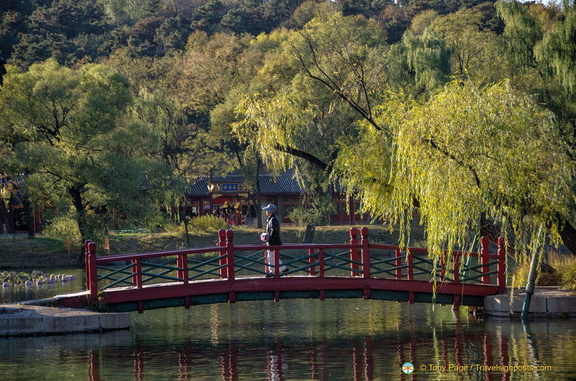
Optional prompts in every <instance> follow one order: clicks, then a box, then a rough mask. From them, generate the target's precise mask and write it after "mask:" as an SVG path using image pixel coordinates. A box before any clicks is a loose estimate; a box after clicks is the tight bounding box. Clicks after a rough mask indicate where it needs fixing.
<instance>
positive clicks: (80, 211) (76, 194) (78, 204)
mask: <svg viewBox="0 0 576 381" xmlns="http://www.w3.org/2000/svg"><path fill="white" fill-rule="evenodd" d="M81 189H82V187H70V188H68V193H69V194H70V196H71V197H72V204H73V205H74V209H76V223H77V224H78V230H79V231H80V256H79V257H78V262H79V263H84V241H85V240H87V239H88V238H93V237H87V236H86V232H87V228H88V226H87V221H86V210H84V203H83V202H82V191H81Z"/></svg>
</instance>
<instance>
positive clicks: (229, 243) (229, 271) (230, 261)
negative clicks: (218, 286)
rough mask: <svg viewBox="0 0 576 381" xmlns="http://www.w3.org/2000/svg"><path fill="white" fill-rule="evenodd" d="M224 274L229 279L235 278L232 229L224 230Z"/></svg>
mask: <svg viewBox="0 0 576 381" xmlns="http://www.w3.org/2000/svg"><path fill="white" fill-rule="evenodd" d="M226 257H227V261H226V264H227V265H228V266H227V267H226V276H227V277H228V279H229V280H234V279H235V274H234V232H233V231H232V230H227V231H226Z"/></svg>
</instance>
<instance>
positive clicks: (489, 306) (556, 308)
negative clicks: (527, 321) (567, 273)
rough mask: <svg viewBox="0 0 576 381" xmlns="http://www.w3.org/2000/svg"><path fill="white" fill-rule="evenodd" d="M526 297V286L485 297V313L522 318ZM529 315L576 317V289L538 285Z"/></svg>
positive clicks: (556, 317) (509, 288)
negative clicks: (569, 289)
mask: <svg viewBox="0 0 576 381" xmlns="http://www.w3.org/2000/svg"><path fill="white" fill-rule="evenodd" d="M525 297H526V290H525V288H520V289H513V288H511V287H508V289H507V292H506V293H503V294H499V295H490V296H487V297H486V298H485V299H484V314H485V315H487V316H490V317H498V318H510V319H520V316H521V314H522V307H523V304H524V299H525ZM528 317H529V318H533V319H574V318H576V291H566V290H560V289H559V287H558V286H537V287H536V288H535V290H534V294H533V295H532V299H531V301H530V309H529V310H528Z"/></svg>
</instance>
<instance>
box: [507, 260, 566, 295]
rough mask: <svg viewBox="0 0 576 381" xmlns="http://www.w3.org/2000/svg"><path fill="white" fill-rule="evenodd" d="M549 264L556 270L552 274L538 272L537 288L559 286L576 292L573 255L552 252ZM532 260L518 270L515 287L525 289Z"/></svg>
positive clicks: (515, 275) (525, 262)
mask: <svg viewBox="0 0 576 381" xmlns="http://www.w3.org/2000/svg"><path fill="white" fill-rule="evenodd" d="M547 263H548V264H549V265H550V266H551V267H553V268H554V269H556V272H554V273H552V274H550V273H545V272H542V271H539V272H538V276H537V278H536V285H537V286H559V287H560V288H561V289H563V290H576V257H574V256H572V255H566V254H560V253H557V252H551V253H550V254H548V260H547ZM529 271H530V260H528V259H527V260H525V261H523V262H522V263H521V264H519V265H518V267H517V268H516V270H515V272H514V275H513V282H512V285H513V287H524V286H525V285H526V282H527V280H528V272H529Z"/></svg>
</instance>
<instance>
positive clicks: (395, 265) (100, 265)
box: [85, 228, 506, 310]
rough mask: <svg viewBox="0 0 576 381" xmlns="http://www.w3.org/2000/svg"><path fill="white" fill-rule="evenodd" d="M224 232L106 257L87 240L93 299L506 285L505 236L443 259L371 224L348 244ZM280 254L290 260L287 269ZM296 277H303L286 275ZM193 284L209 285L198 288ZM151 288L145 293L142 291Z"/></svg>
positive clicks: (459, 292)
mask: <svg viewBox="0 0 576 381" xmlns="http://www.w3.org/2000/svg"><path fill="white" fill-rule="evenodd" d="M359 233H360V234H359ZM218 239H219V241H218V245H217V246H213V247H205V248H194V249H186V250H175V251H162V252H154V253H138V254H124V255H111V256H102V257H99V256H97V255H96V244H95V243H94V242H92V241H87V242H86V243H85V248H86V276H87V281H86V284H87V289H88V292H89V298H90V300H91V302H92V303H97V302H99V301H100V302H101V301H102V300H104V302H105V303H121V302H122V301H123V300H126V301H128V300H130V299H131V298H133V299H134V300H139V301H140V302H141V299H143V298H146V297H148V298H161V297H163V295H165V296H166V297H176V296H183V297H185V298H186V300H187V302H186V306H188V304H189V302H188V300H189V296H190V295H199V294H200V293H202V292H203V293H206V294H207V293H210V292H211V289H213V290H214V291H213V292H214V293H218V292H225V293H228V295H229V296H228V300H227V301H229V302H234V301H236V292H239V290H244V291H253V292H256V291H258V289H259V288H261V289H262V290H265V291H270V290H273V291H274V292H275V296H274V298H275V299H276V300H278V299H279V297H280V296H279V295H280V291H281V290H282V291H285V292H286V291H290V290H293V291H303V290H305V289H308V290H318V291H319V294H318V295H319V297H320V298H321V299H322V298H324V295H325V294H324V292H325V290H327V289H331V288H332V289H344V288H361V289H362V296H363V297H367V298H369V297H370V295H371V290H372V289H387V288H388V289H394V290H402V291H406V292H408V293H409V299H408V301H409V302H411V303H413V302H414V301H415V299H414V293H415V292H418V291H423V292H434V293H436V290H440V291H441V290H447V291H446V292H448V293H450V294H452V295H453V296H454V300H453V303H454V305H459V304H460V296H463V295H466V293H471V294H472V295H481V296H485V295H489V294H495V293H498V292H501V291H504V290H505V288H506V252H505V248H504V240H503V239H502V238H500V239H499V241H498V245H497V247H496V248H495V250H492V251H491V248H490V242H489V240H488V238H486V237H482V238H481V239H480V250H479V252H465V251H453V252H452V253H445V255H444V256H443V257H442V258H441V259H433V258H430V257H429V256H428V250H427V249H424V248H402V247H399V246H395V245H385V244H375V243H370V242H369V230H368V228H362V229H360V230H359V229H357V228H351V229H350V239H349V242H347V243H342V244H314V243H310V244H285V245H282V246H270V247H266V246H264V245H261V244H257V245H236V244H235V243H234V233H233V231H231V230H228V231H225V230H220V231H219V232H218ZM267 249H270V250H274V251H275V252H276V254H277V255H276V256H275V258H276V263H275V264H274V271H275V272H274V276H273V277H271V278H266V277H264V275H265V274H266V273H267V271H268V269H269V266H270V265H268V264H266V263H265V260H264V257H265V251H266V250H267ZM280 257H281V258H282V261H283V263H284V264H285V265H286V266H288V268H289V270H288V271H287V272H284V273H282V274H280V273H279V268H280V266H279V258H280ZM296 278H297V280H298V282H294V281H292V282H288V281H284V282H280V281H282V280H286V279H289V280H296ZM255 279H258V280H257V281H255ZM391 281H396V282H395V283H394V282H391ZM407 281H410V282H407ZM241 282H243V283H242V284H243V286H240V283H241ZM399 282H403V283H399ZM233 283H234V284H235V286H232V285H231V284H233ZM223 284H226V286H223ZM430 284H432V285H433V287H432V288H430V287H431V286H430ZM447 285H449V286H451V288H447ZM171 286H172V287H171ZM159 287H161V289H160V288H159ZM153 288H156V290H155V291H154V292H152V291H151V290H152V289H153ZM192 288H197V289H200V288H201V289H202V291H198V290H195V291H194V292H191V289H192ZM145 289H146V290H147V291H146V294H144V292H140V293H138V292H137V291H138V290H140V291H143V290H145ZM170 289H172V291H169V290H170ZM430 290H432V291H430ZM152 294H153V295H154V296H152ZM113 295H116V297H114V296H113ZM129 295H132V296H129ZM140 306H141V304H140ZM138 309H139V310H140V309H141V308H140V307H139V308H138Z"/></svg>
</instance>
